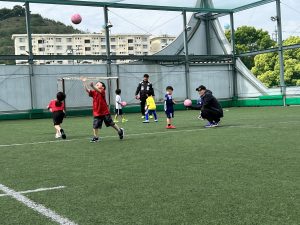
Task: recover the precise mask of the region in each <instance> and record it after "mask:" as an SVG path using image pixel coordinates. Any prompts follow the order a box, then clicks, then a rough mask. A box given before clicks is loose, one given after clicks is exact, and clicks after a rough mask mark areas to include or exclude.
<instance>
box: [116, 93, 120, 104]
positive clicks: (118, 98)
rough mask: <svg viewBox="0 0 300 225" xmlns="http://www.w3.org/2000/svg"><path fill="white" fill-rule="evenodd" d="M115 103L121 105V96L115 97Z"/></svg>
mask: <svg viewBox="0 0 300 225" xmlns="http://www.w3.org/2000/svg"><path fill="white" fill-rule="evenodd" d="M116 103H121V96H120V95H117V96H116Z"/></svg>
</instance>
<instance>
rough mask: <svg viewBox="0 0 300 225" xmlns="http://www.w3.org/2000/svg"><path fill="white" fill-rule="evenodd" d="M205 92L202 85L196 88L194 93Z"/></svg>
mask: <svg viewBox="0 0 300 225" xmlns="http://www.w3.org/2000/svg"><path fill="white" fill-rule="evenodd" d="M202 90H206V87H205V86H204V85H200V86H199V87H197V88H196V91H202Z"/></svg>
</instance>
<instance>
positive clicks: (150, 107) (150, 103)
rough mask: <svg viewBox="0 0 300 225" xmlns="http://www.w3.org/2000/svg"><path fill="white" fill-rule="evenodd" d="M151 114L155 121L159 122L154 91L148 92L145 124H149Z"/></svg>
mask: <svg viewBox="0 0 300 225" xmlns="http://www.w3.org/2000/svg"><path fill="white" fill-rule="evenodd" d="M149 114H153V116H154V121H155V122H157V121H158V120H157V115H156V104H155V100H154V98H153V91H148V93H147V99H146V106H145V120H144V121H143V123H149Z"/></svg>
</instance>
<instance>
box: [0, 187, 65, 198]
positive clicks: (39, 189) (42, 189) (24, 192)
mask: <svg viewBox="0 0 300 225" xmlns="http://www.w3.org/2000/svg"><path fill="white" fill-rule="evenodd" d="M62 188H65V186H58V187H51V188H38V189H34V190H27V191H19V192H18V193H20V194H28V193H35V192H41V191H52V190H57V189H62ZM3 196H8V194H0V197H3Z"/></svg>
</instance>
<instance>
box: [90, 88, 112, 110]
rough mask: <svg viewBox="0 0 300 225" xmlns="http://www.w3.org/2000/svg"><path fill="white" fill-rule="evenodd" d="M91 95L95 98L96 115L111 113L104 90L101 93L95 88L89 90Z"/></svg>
mask: <svg viewBox="0 0 300 225" xmlns="http://www.w3.org/2000/svg"><path fill="white" fill-rule="evenodd" d="M89 96H90V97H92V98H93V115H94V116H105V115H108V114H110V112H109V109H108V106H107V103H106V99H105V91H104V90H102V92H101V93H99V92H98V91H95V90H91V91H90V92H89Z"/></svg>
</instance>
